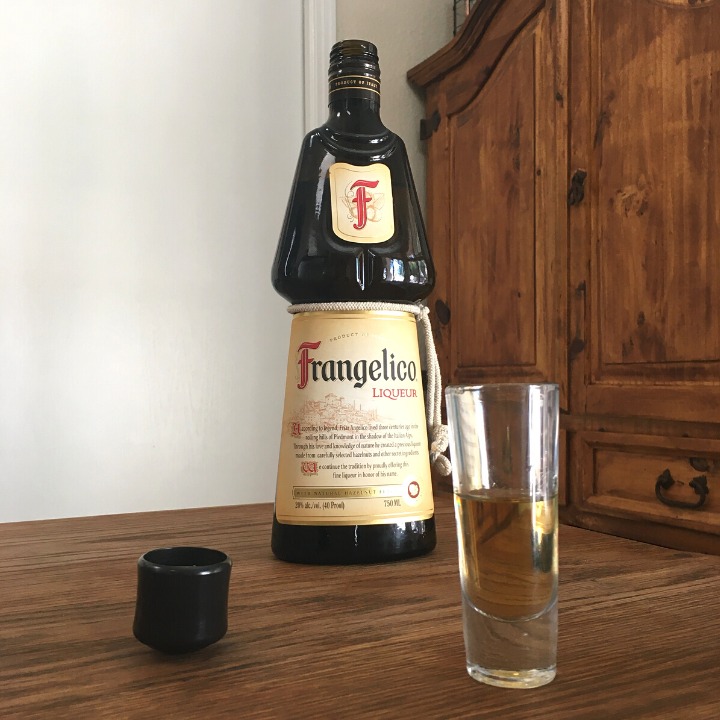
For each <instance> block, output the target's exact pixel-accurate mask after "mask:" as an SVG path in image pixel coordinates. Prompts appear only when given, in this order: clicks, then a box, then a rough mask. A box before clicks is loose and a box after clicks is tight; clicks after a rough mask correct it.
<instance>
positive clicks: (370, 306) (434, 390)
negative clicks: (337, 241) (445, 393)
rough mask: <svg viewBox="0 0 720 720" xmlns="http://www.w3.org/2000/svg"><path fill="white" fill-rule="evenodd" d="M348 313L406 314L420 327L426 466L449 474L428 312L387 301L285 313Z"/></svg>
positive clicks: (299, 307) (305, 305) (305, 307)
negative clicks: (427, 451)
mask: <svg viewBox="0 0 720 720" xmlns="http://www.w3.org/2000/svg"><path fill="white" fill-rule="evenodd" d="M352 310H391V311H400V312H409V313H412V314H413V315H414V316H415V319H416V321H417V322H418V324H419V325H420V332H421V333H422V338H423V344H424V346H425V365H426V368H425V369H426V371H427V397H426V398H425V419H426V421H427V427H428V435H429V438H430V464H431V465H432V467H434V468H435V470H436V471H437V472H438V473H439V474H440V475H450V473H451V471H452V466H451V464H450V460H449V459H448V458H447V457H446V456H445V455H443V453H444V452H445V450H447V446H448V428H447V425H443V424H442V409H441V408H442V378H441V377H440V365H439V363H438V359H437V351H436V349H435V340H434V339H433V334H432V327H431V325H430V311H429V310H428V309H427V308H426V307H425V306H424V305H415V304H414V303H406V304H401V303H388V302H328V303H302V304H297V305H290V307H289V308H288V312H289V313H291V314H293V315H294V314H296V313H303V312H348V311H352Z"/></svg>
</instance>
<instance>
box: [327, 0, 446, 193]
mask: <svg viewBox="0 0 720 720" xmlns="http://www.w3.org/2000/svg"><path fill="white" fill-rule="evenodd" d="M336 12H337V36H338V39H339V40H343V39H350V38H359V39H361V40H369V41H370V42H372V43H374V44H375V45H377V48H378V54H379V56H380V80H381V101H380V114H381V116H382V119H383V122H384V123H385V125H386V126H387V127H389V128H390V129H391V130H393V131H394V132H396V133H397V134H398V135H399V136H400V137H401V138H402V139H403V140H404V141H405V144H406V146H407V150H408V156H409V159H410V167H411V168H412V171H413V178H414V179H415V185H416V186H417V190H418V195H419V197H420V202H421V205H422V206H423V207H424V206H425V154H424V147H423V143H421V142H420V120H421V118H423V117H425V108H424V100H423V97H422V95H420V94H418V92H417V91H416V90H415V89H414V88H413V87H412V86H411V85H410V84H409V83H408V81H407V77H406V75H407V71H408V70H409V69H410V68H412V67H414V66H415V65H417V64H418V63H419V62H422V61H423V60H425V59H426V58H427V57H429V56H430V55H432V54H433V53H434V52H435V51H437V50H439V49H440V48H441V47H442V46H443V45H445V44H446V43H448V42H450V40H451V39H452V28H453V10H452V0H363V1H362V2H357V1H356V0H337V11H336Z"/></svg>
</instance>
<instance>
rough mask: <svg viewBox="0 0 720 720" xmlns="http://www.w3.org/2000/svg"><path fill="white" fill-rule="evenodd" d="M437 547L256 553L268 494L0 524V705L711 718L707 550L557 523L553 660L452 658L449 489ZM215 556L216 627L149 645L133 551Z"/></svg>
mask: <svg viewBox="0 0 720 720" xmlns="http://www.w3.org/2000/svg"><path fill="white" fill-rule="evenodd" d="M437 505H438V508H437V510H438V533H439V543H438V548H437V549H436V551H435V552H433V553H432V554H431V555H429V556H427V557H424V558H418V559H415V560H410V561H405V562H401V563H394V564H383V565H372V566H356V567H311V566H301V565H290V564H285V563H282V562H280V561H277V560H275V559H274V558H273V556H272V555H271V553H270V525H271V519H272V508H271V506H270V505H255V506H240V507H226V508H214V509H200V510H183V511H173V512H162V513H146V514H137V515H117V516H106V517H94V518H82V519H71V520H56V521H43V522H36V523H11V524H6V525H0V563H1V567H2V585H1V586H0V587H1V590H0V718H3V719H7V718H33V719H35V718H209V719H212V718H395V719H396V720H397V719H402V718H503V719H504V720H512V719H522V720H528V719H533V718H550V719H553V720H595V719H597V720H614V719H618V720H620V719H623V720H624V719H625V718H627V719H628V720H630V719H631V718H632V719H634V720H637V719H640V718H646V719H648V720H650V719H652V720H662V719H663V718H673V720H676V719H678V718H693V719H694V720H703V719H705V718H707V719H708V720H710V719H713V720H715V719H717V718H719V717H720V699H719V698H720V693H719V692H718V690H717V670H718V664H719V663H718V661H719V660H720V645H719V644H718V639H719V637H718V636H719V632H720V558H718V557H714V556H707V555H695V554H691V553H687V552H678V551H674V550H668V549H664V548H659V547H655V546H651V545H645V544H642V543H637V542H634V541H631V540H626V539H621V538H615V537H611V536H608V535H602V534H599V533H593V532H591V531H588V530H582V529H578V528H573V527H561V530H560V577H561V582H560V643H559V666H558V667H559V669H558V675H557V678H556V679H555V681H554V682H553V683H551V684H550V685H548V686H546V687H544V688H540V689H537V690H507V689H500V688H492V687H488V686H485V685H481V684H478V683H476V682H474V681H473V680H471V679H470V678H469V677H468V676H467V674H466V672H465V667H464V652H463V642H462V630H461V620H460V589H459V583H458V573H457V559H456V544H455V539H454V529H453V518H452V507H451V504H450V498H449V497H448V496H447V495H441V496H440V497H438V498H437ZM175 544H199V545H207V546H210V547H216V548H218V549H221V550H224V551H226V552H227V553H228V554H229V555H230V556H231V557H232V559H233V562H234V566H233V574H232V580H231V584H230V616H229V631H228V634H227V636H226V637H225V638H224V639H223V640H222V641H220V642H219V643H217V644H216V645H214V646H211V647H209V648H206V649H205V650H201V651H199V652H197V653H195V654H191V655H184V656H175V657H172V656H164V655H161V654H159V653H156V652H155V651H152V650H150V649H149V648H146V647H145V646H143V645H141V644H140V643H138V642H137V641H136V640H135V639H134V637H133V635H132V620H133V612H134V600H135V568H136V565H135V564H136V560H137V558H138V556H139V555H140V554H141V553H143V552H145V551H146V550H148V549H150V548H153V547H159V546H166V545H175Z"/></svg>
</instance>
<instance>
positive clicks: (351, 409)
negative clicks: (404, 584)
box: [272, 40, 435, 564]
mask: <svg viewBox="0 0 720 720" xmlns="http://www.w3.org/2000/svg"><path fill="white" fill-rule="evenodd" d="M329 86H330V87H329V108H330V113H329V117H328V119H327V122H326V123H325V124H324V125H322V126H321V127H319V128H317V129H315V130H313V131H312V132H310V133H309V134H308V135H307V136H306V137H305V140H304V142H303V145H302V149H301V152H300V159H299V162H298V166H297V170H296V174H295V179H294V182H293V186H292V190H291V193H290V200H289V203H288V207H287V213H286V216H285V221H284V224H283V228H282V232H281V236H280V242H279V245H278V249H277V254H276V256H275V262H274V264H273V269H272V280H273V285H274V287H275V289H276V290H277V291H278V292H279V293H280V294H281V295H282V296H283V297H285V298H286V299H287V300H289V301H290V302H291V303H293V304H294V305H298V304H302V305H304V306H309V307H307V309H304V310H303V311H300V312H297V313H296V314H294V316H293V322H292V329H291V337H290V351H289V358H288V366H287V380H286V391H285V408H284V413H283V424H282V433H281V443H280V459H279V463H278V477H277V490H276V497H275V516H274V518H273V530H272V549H273V552H274V553H275V555H276V556H277V557H279V558H281V559H283V560H289V561H294V562H307V563H335V564H347V563H357V562H376V561H383V560H394V559H400V558H406V557H412V556H415V555H420V554H423V553H426V552H429V551H430V550H432V549H433V548H434V547H435V520H434V515H433V512H434V508H433V498H432V484H431V480H430V468H429V460H428V441H427V428H426V421H425V412H424V399H423V388H422V381H421V368H420V359H419V353H418V341H417V332H416V322H415V317H414V315H413V314H412V312H408V311H407V309H405V310H403V309H402V308H401V307H400V306H401V305H402V304H408V303H415V302H417V301H418V300H421V299H423V298H425V297H426V296H427V295H428V294H429V293H430V291H431V290H432V287H433V284H434V279H435V276H434V269H433V265H432V260H431V258H430V253H429V250H428V246H427V241H426V238H425V230H424V226H423V222H422V217H421V214H420V209H419V205H418V200H417V195H416V192H415V186H414V184H413V180H412V176H411V172H410V166H409V164H408V159H407V153H406V150H405V146H404V144H403V142H402V140H401V139H400V138H399V137H398V136H397V135H395V134H394V133H392V132H391V131H390V130H388V129H387V128H386V127H385V126H384V125H383V123H382V121H381V120H380V113H379V110H380V70H379V65H378V56H377V49H376V47H375V46H374V45H373V44H372V43H369V42H365V41H362V40H345V41H342V42H339V43H337V44H336V45H335V46H334V47H333V48H332V51H331V53H330V70H329ZM368 302H381V303H384V305H383V306H382V308H381V309H379V310H378V309H368V308H367V307H360V308H358V307H357V305H358V304H359V303H368ZM318 303H323V304H327V303H340V304H339V305H333V306H332V307H328V306H327V305H324V306H323V307H322V308H321V309H317V308H315V307H313V306H314V305H316V304H318ZM388 303H390V304H391V305H390V306H389V307H388V306H387V304H388ZM395 306H397V309H395ZM291 311H292V308H291Z"/></svg>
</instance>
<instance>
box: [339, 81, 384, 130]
mask: <svg viewBox="0 0 720 720" xmlns="http://www.w3.org/2000/svg"><path fill="white" fill-rule="evenodd" d="M328 107H329V110H330V113H329V116H328V125H329V126H330V127H332V128H333V129H335V130H339V131H341V132H355V133H361V134H363V135H364V134H368V135H377V134H380V133H382V132H383V131H385V130H386V128H385V126H384V125H383V123H382V120H381V119H380V95H379V94H374V95H372V96H371V95H370V93H364V94H363V96H362V97H360V96H357V95H348V94H345V93H342V92H336V93H331V94H330V102H329V103H328Z"/></svg>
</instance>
